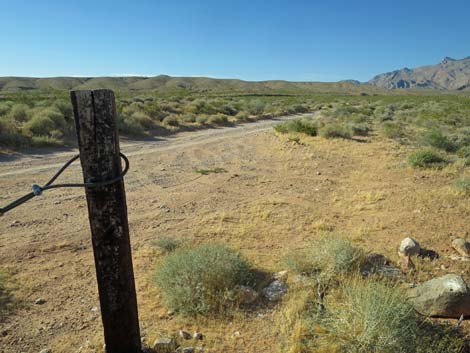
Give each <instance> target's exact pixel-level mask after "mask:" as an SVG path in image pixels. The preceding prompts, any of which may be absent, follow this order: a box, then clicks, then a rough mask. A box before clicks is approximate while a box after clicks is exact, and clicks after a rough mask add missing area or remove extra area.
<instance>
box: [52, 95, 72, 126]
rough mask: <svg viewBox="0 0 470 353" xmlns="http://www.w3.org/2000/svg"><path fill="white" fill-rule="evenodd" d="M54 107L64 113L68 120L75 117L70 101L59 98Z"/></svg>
mask: <svg viewBox="0 0 470 353" xmlns="http://www.w3.org/2000/svg"><path fill="white" fill-rule="evenodd" d="M54 107H55V108H56V109H57V110H58V111H59V112H60V113H61V114H62V116H63V117H64V119H65V120H66V121H67V120H71V119H72V118H73V109H72V104H71V103H70V102H69V101H66V100H58V101H56V102H55V103H54Z"/></svg>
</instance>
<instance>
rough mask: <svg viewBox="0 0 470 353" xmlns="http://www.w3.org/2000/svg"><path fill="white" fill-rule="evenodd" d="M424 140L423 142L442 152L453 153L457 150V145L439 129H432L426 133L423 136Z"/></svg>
mask: <svg viewBox="0 0 470 353" xmlns="http://www.w3.org/2000/svg"><path fill="white" fill-rule="evenodd" d="M421 138H422V140H423V142H424V143H425V144H426V145H428V146H431V147H435V148H438V149H440V150H444V151H447V152H452V151H455V150H456V147H457V146H456V145H455V144H454V143H453V142H452V141H451V140H450V139H449V137H447V136H446V135H444V134H443V133H442V131H441V130H439V129H436V128H434V129H431V130H429V131H426V132H425V133H424V134H423V135H422V137H421Z"/></svg>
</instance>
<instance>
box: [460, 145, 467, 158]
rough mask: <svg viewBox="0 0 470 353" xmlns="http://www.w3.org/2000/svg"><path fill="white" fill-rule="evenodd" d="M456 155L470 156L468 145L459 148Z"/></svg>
mask: <svg viewBox="0 0 470 353" xmlns="http://www.w3.org/2000/svg"><path fill="white" fill-rule="evenodd" d="M457 155H458V156H459V157H461V158H470V146H464V147H461V148H459V150H458V151H457Z"/></svg>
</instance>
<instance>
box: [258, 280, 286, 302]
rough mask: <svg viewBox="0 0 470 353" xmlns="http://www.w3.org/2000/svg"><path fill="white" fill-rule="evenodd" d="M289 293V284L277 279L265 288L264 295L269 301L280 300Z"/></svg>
mask: <svg viewBox="0 0 470 353" xmlns="http://www.w3.org/2000/svg"><path fill="white" fill-rule="evenodd" d="M286 293H287V284H285V283H284V282H282V281H279V280H275V281H273V282H271V284H270V285H269V286H267V287H266V288H264V289H263V295H264V296H265V297H266V299H268V300H269V301H277V300H280V299H281V298H282V297H283V296H284V295H285V294H286Z"/></svg>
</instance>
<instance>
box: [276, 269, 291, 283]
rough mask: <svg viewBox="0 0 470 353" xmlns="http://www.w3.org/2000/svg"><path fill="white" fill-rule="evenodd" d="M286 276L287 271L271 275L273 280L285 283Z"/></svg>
mask: <svg viewBox="0 0 470 353" xmlns="http://www.w3.org/2000/svg"><path fill="white" fill-rule="evenodd" d="M288 275H289V271H287V270H284V271H280V272H276V273H275V274H274V275H273V278H274V279H276V280H279V281H283V282H285V281H287V277H288Z"/></svg>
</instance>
